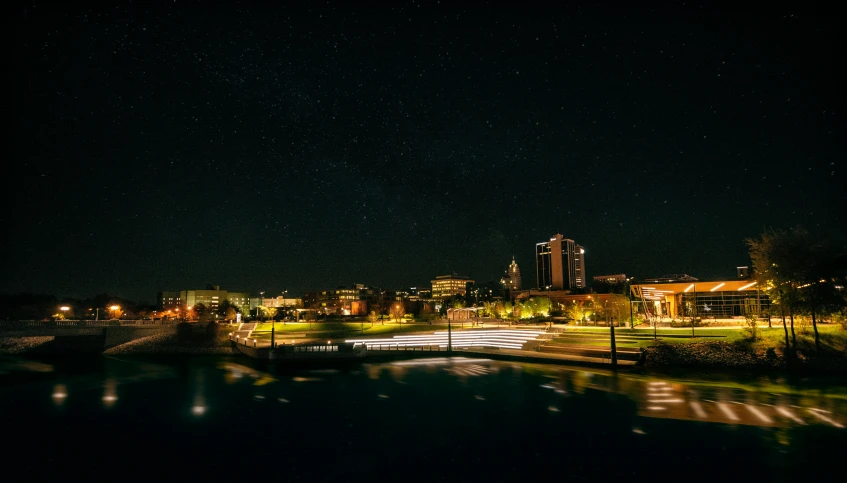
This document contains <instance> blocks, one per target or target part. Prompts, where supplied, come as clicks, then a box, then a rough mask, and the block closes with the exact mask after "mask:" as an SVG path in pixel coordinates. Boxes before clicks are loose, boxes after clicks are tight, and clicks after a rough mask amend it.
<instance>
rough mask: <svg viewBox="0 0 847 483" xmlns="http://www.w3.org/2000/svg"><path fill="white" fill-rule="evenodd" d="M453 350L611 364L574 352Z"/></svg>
mask: <svg viewBox="0 0 847 483" xmlns="http://www.w3.org/2000/svg"><path fill="white" fill-rule="evenodd" d="M454 352H470V353H473V354H491V355H505V356H512V357H520V358H523V359H537V360H539V361H544V362H551V361H558V362H590V363H592V364H609V365H611V360H610V359H609V358H608V357H587V356H578V355H574V354H556V353H550V352H536V351H525V350H517V349H473V350H469V351H455V350H454ZM635 364H636V362H635V361H628V360H620V359H618V365H619V366H634V365H635Z"/></svg>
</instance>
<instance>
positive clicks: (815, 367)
mask: <svg viewBox="0 0 847 483" xmlns="http://www.w3.org/2000/svg"><path fill="white" fill-rule="evenodd" d="M53 339H54V338H53V337H0V356H23V357H27V356H33V357H38V356H48V355H49V356H69V357H73V356H74V355H83V354H85V355H94V354H97V355H101V356H111V355H127V356H133V355H138V356H176V357H191V356H239V357H245V358H247V359H252V360H258V359H256V358H253V357H250V356H249V355H247V354H244V353H243V352H242V351H241V350H240V349H239V348H236V347H235V346H234V345H232V343H231V342H229V341H228V340H227V341H226V343H224V342H223V341H220V340H218V341H213V342H185V341H180V340H178V339H177V338H176V337H175V336H174V335H173V334H156V335H151V336H148V337H144V338H141V339H137V340H134V341H131V342H127V343H125V344H121V345H119V346H115V347H112V348H110V349H106V350H100V351H92V350H86V351H83V352H82V353H77V352H68V351H66V350H64V349H65V348H64V347H57V346H54V345H52V343H53V342H54V340H53ZM644 351H645V354H644V359H643V361H642V362H641V363H639V364H637V365H621V366H618V368H617V369H618V370H625V371H627V372H641V371H644V370H648V371H658V372H665V373H675V374H683V373H685V372H699V373H705V374H708V373H727V372H730V373H731V372H738V373H749V374H763V373H770V374H779V375H785V376H803V375H815V376H817V375H820V376H828V375H843V374H847V354H842V353H826V354H823V355H819V354H808V353H806V352H804V351H803V350H800V351H798V357H797V359H796V360H794V361H791V363H789V361H788V359H787V358H786V357H785V355H784V354H783V352H784V350H782V349H777V350H767V351H755V350H752V349H751V348H747V347H743V346H739V345H737V344H733V343H729V342H723V341H700V342H692V343H683V344H679V343H677V344H659V345H656V346H651V347H647V348H645V349H644ZM522 352H525V354H504V355H503V357H498V356H499V354H497V353H496V352H494V351H491V352H485V353H481V352H480V353H476V352H474V351H468V352H466V353H464V354H467V355H468V356H486V357H490V358H492V359H498V360H504V361H509V360H511V361H518V362H527V363H541V364H553V365H562V366H574V367H586V366H590V367H597V368H606V369H612V367H611V365H610V364H609V363H599V362H593V361H582V360H573V361H571V360H564V359H563V360H558V359H550V358H546V357H536V356H534V354H535V352H534V351H522ZM462 354H463V352H462V351H456V352H454V354H453V355H454V356H458V357H461V356H462ZM419 355H420V354H416V353H415V352H409V353H398V354H397V355H396V356H395V355H392V356H391V357H384V355H382V354H374V355H373V356H371V357H368V356H365V357H362V358H361V359H359V360H360V361H361V362H373V361H379V360H385V359H396V358H398V357H399V358H415V357H417V356H419ZM274 362H275V363H283V364H284V363H285V359H276V360H275V361H274ZM304 362H305V363H306V364H309V363H320V364H322V365H326V364H327V363H330V364H331V363H332V361H331V360H325V359H308V358H304V359H298V363H301V364H302V363H304ZM338 362H339V363H340V361H338Z"/></svg>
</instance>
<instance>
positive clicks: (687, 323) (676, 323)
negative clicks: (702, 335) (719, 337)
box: [671, 318, 709, 327]
mask: <svg viewBox="0 0 847 483" xmlns="http://www.w3.org/2000/svg"><path fill="white" fill-rule="evenodd" d="M708 325H709V322H706V321H705V320H703V319H699V318H698V319H694V327H707V326H708ZM671 327H691V319H680V320H676V319H674V320H672V321H671Z"/></svg>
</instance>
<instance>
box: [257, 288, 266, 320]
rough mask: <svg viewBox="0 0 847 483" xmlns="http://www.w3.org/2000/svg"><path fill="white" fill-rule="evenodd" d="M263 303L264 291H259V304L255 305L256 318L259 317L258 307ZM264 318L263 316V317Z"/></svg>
mask: <svg viewBox="0 0 847 483" xmlns="http://www.w3.org/2000/svg"><path fill="white" fill-rule="evenodd" d="M264 305H265V292H259V305H258V306H257V307H256V318H257V319H258V318H259V307H262V306H264ZM263 318H264V317H263Z"/></svg>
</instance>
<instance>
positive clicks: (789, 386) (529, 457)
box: [0, 357, 847, 481]
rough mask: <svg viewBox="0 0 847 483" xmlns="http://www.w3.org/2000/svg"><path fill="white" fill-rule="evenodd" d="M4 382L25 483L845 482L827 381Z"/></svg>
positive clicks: (260, 371)
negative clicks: (190, 482)
mask: <svg viewBox="0 0 847 483" xmlns="http://www.w3.org/2000/svg"><path fill="white" fill-rule="evenodd" d="M0 381H2V385H0V414H2V421H3V422H2V424H3V428H4V436H5V439H6V441H7V442H8V443H11V445H4V446H6V448H7V449H6V451H4V454H5V455H6V456H8V457H9V459H8V460H7V463H9V464H14V465H15V467H17V468H23V469H24V470H25V474H26V475H27V479H28V480H33V479H41V478H55V477H63V478H70V477H73V478H75V479H83V478H97V479H112V478H116V479H123V478H126V477H130V476H131V477H133V478H136V477H139V478H140V477H155V478H159V479H166V480H169V479H178V478H183V477H191V478H212V479H214V480H218V479H221V478H223V477H227V478H229V477H233V478H243V479H249V478H252V477H261V478H263V479H264V478H267V477H270V478H274V479H276V480H280V481H288V480H299V481H328V480H333V481H401V480H408V481H433V480H436V481H481V480H485V481H506V480H511V481H524V480H528V479H531V478H540V479H550V480H562V479H565V480H573V479H576V480H592V481H600V480H603V481H607V480H609V479H612V478H627V479H628V480H630V481H677V480H696V481H701V480H702V479H706V478H710V479H711V478H730V479H732V480H733V481H735V480H738V479H743V478H745V479H746V478H749V479H750V481H753V480H754V479H755V481H792V480H796V479H797V478H804V479H805V478H808V477H812V476H823V475H827V474H830V475H831V476H830V477H829V481H845V478H844V477H843V473H841V467H842V466H843V465H842V464H841V462H840V461H838V460H837V459H836V458H838V457H842V456H843V455H844V453H845V449H847V446H845V441H847V438H845V436H847V430H845V428H844V426H845V425H847V397H846V396H845V394H847V389H845V387H844V385H840V384H838V383H836V384H833V382H832V381H831V380H826V379H814V378H813V379H804V380H797V381H788V380H783V379H781V378H779V377H776V376H773V377H762V376H757V377H752V376H750V377H748V376H739V375H731V374H730V375H721V376H714V375H711V376H700V377H691V376H687V377H679V376H675V377H670V376H666V375H660V374H651V373H643V372H628V371H621V372H619V373H617V374H615V373H613V372H611V371H603V370H595V369H585V368H573V367H562V366H554V365H536V364H522V363H512V362H502V361H493V360H488V359H473V358H435V359H412V360H403V361H393V362H385V363H364V364H360V363H356V364H353V365H348V366H345V367H344V368H341V369H332V368H322V369H307V368H299V369H286V368H285V367H267V366H260V365H256V363H254V362H252V361H249V360H246V359H243V358H235V357H233V358H221V357H218V358H214V357H199V358H142V357H125V358H115V357H97V358H80V359H64V360H32V359H18V358H11V357H6V358H3V359H1V360H0ZM9 448H11V452H10V450H9ZM835 471H837V473H832V472H835ZM839 475H840V476H839Z"/></svg>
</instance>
